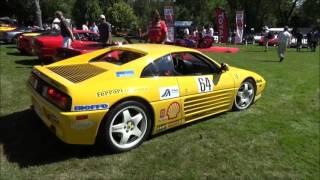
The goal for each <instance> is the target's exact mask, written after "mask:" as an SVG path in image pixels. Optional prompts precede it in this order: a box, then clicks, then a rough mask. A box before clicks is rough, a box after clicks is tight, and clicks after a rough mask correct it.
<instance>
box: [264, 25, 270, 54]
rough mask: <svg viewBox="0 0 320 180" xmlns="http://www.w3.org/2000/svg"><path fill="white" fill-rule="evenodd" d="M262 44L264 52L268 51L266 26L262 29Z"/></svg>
mask: <svg viewBox="0 0 320 180" xmlns="http://www.w3.org/2000/svg"><path fill="white" fill-rule="evenodd" d="M263 31H264V32H263V43H264V52H267V51H268V48H269V28H268V26H264V27H263Z"/></svg>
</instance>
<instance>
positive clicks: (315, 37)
mask: <svg viewBox="0 0 320 180" xmlns="http://www.w3.org/2000/svg"><path fill="white" fill-rule="evenodd" d="M310 44H311V46H310V48H311V52H316V49H317V44H318V32H317V31H316V29H313V31H312V32H311V33H310Z"/></svg>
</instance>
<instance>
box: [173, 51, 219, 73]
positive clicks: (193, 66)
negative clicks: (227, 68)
mask: <svg viewBox="0 0 320 180" xmlns="http://www.w3.org/2000/svg"><path fill="white" fill-rule="evenodd" d="M172 59H173V64H174V68H175V71H176V72H178V73H179V74H180V75H206V74H213V73H214V72H218V66H217V65H215V64H214V63H213V62H211V61H210V60H209V59H207V58H205V57H203V56H202V55H200V54H197V53H189V52H183V53H175V54H172Z"/></svg>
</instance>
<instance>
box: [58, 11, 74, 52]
mask: <svg viewBox="0 0 320 180" xmlns="http://www.w3.org/2000/svg"><path fill="white" fill-rule="evenodd" d="M55 15H56V17H57V18H58V19H59V20H60V33H61V36H62V37H63V44H62V47H64V48H70V47H71V42H72V41H73V40H74V36H73V33H72V30H71V28H70V25H69V23H68V22H67V20H66V19H65V18H64V17H63V14H62V12H61V11H56V13H55Z"/></svg>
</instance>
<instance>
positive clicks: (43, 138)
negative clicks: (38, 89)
mask: <svg viewBox="0 0 320 180" xmlns="http://www.w3.org/2000/svg"><path fill="white" fill-rule="evenodd" d="M0 144H1V146H2V149H3V155H1V156H5V157H6V159H7V160H8V161H9V162H13V163H17V164H18V165H19V167H21V168H24V167H29V166H38V165H44V164H50V163H54V162H59V161H64V160H67V159H70V158H88V157H92V156H102V155H108V154H111V152H106V151H105V150H102V149H101V148H98V147H97V146H96V145H95V146H80V145H68V144H65V143H63V142H62V141H60V140H59V139H58V138H56V136H55V135H54V134H53V133H51V132H50V131H49V130H48V128H47V127H46V126H45V125H44V124H43V123H42V121H41V120H40V118H39V117H38V116H37V115H36V114H35V113H34V111H33V110H31V109H26V110H24V111H21V112H15V113H13V114H10V115H7V116H3V117H1V120H0Z"/></svg>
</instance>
